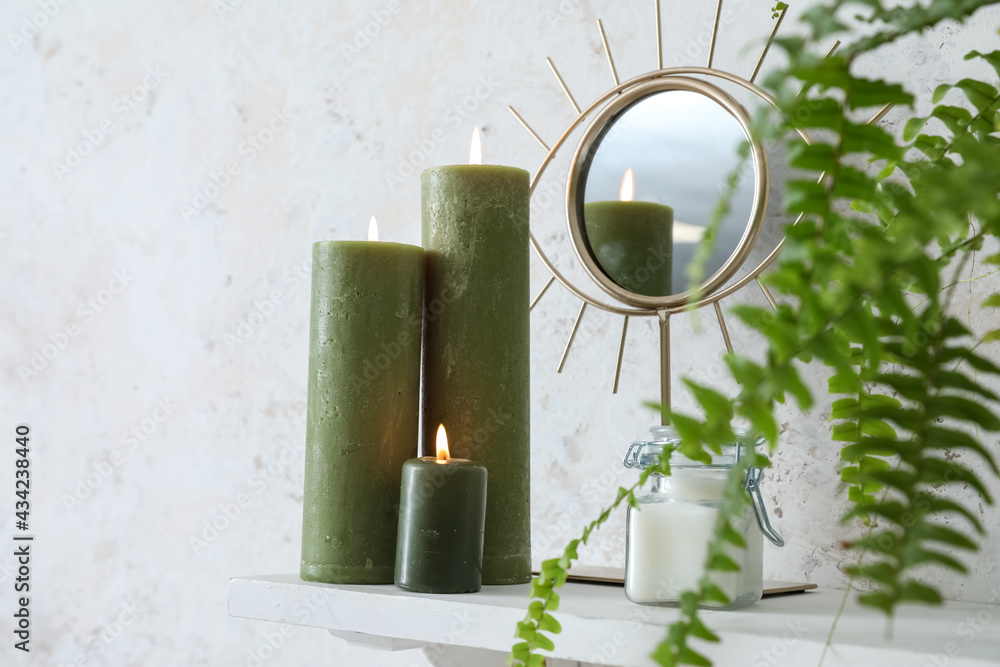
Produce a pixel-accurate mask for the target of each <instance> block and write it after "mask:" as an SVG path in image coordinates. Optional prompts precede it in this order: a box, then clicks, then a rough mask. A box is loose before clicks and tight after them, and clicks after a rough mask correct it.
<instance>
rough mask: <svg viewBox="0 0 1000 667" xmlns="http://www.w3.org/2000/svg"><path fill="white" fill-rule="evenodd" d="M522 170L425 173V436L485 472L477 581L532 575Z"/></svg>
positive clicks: (525, 207)
mask: <svg viewBox="0 0 1000 667" xmlns="http://www.w3.org/2000/svg"><path fill="white" fill-rule="evenodd" d="M528 188H529V184H528V172H526V171H524V170H523V169H516V168H514V167H502V166H495V165H488V166H486V165H477V164H471V165H457V166H449V167H436V168H433V169H428V170H426V171H424V172H423V174H422V177H421V194H422V200H423V216H422V218H423V241H424V249H425V250H426V251H427V258H426V266H427V274H426V281H427V285H426V295H425V311H426V319H427V323H426V326H425V328H424V365H423V377H424V400H423V425H422V432H423V442H424V443H425V444H424V447H425V450H426V448H428V447H430V446H431V444H432V443H433V442H434V436H435V430H436V429H437V427H438V425H439V424H447V426H448V436H449V441H450V442H451V447H452V452H453V455H454V456H455V457H456V458H462V459H471V460H474V461H477V462H479V463H480V464H482V465H483V466H485V467H486V469H487V470H488V471H489V480H488V482H487V487H488V489H487V494H486V495H487V504H486V533H485V538H484V544H483V585H495V584H518V583H524V582H527V581H530V579H531V525H530V516H529V505H530V489H529V477H530V474H531V471H530V464H529V411H528V404H529V382H528V380H529V349H528V338H529V330H528V305H529V298H530V295H529V286H528V199H529V192H528Z"/></svg>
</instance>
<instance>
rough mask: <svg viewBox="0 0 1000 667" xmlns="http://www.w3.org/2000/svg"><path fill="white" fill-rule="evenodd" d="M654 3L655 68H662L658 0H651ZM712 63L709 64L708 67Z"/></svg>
mask: <svg viewBox="0 0 1000 667" xmlns="http://www.w3.org/2000/svg"><path fill="white" fill-rule="evenodd" d="M653 1H654V4H655V5H656V69H663V29H662V27H661V25H660V0H653ZM711 66H712V65H711V64H709V67H711Z"/></svg>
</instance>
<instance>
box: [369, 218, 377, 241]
mask: <svg viewBox="0 0 1000 667" xmlns="http://www.w3.org/2000/svg"><path fill="white" fill-rule="evenodd" d="M368 240H369V241H378V223H377V222H375V216H374V215H373V216H372V219H371V220H369V221H368Z"/></svg>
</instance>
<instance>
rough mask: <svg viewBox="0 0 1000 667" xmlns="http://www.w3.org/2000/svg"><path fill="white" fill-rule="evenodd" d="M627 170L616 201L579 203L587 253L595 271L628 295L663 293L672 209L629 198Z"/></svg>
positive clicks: (631, 178)
mask: <svg viewBox="0 0 1000 667" xmlns="http://www.w3.org/2000/svg"><path fill="white" fill-rule="evenodd" d="M635 192H636V178H635V174H634V173H633V172H632V169H631V168H629V169H626V171H625V174H624V175H623V176H622V185H621V189H620V190H619V195H618V201H599V202H591V203H589V204H585V205H584V207H583V219H584V227H585V228H586V230H587V239H588V242H589V244H590V249H591V252H592V253H593V255H594V258H595V259H596V260H597V263H598V264H599V265H600V266H601V269H602V270H603V271H604V272H605V273H606V274H607V275H608V277H609V278H611V279H612V280H614V281H615V282H616V283H617V284H618V285H620V286H621V287H623V288H625V289H627V290H628V291H630V292H632V293H634V294H641V295H644V296H654V297H655V296H669V295H671V294H672V293H673V290H672V289H671V287H672V285H671V283H672V280H671V274H672V273H673V242H674V238H673V235H674V211H673V209H672V208H670V207H669V206H664V205H663V204H657V203H655V202H645V201H634V199H635Z"/></svg>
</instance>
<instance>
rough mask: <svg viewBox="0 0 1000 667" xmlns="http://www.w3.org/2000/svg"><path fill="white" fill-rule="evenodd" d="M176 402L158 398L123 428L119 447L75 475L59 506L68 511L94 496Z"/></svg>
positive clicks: (164, 420) (172, 410) (163, 418)
mask: <svg viewBox="0 0 1000 667" xmlns="http://www.w3.org/2000/svg"><path fill="white" fill-rule="evenodd" d="M177 407H178V406H177V404H176V403H174V402H173V401H172V400H171V399H170V398H166V399H162V398H161V399H159V400H157V401H156V406H155V407H154V408H153V409H152V411H150V413H149V416H147V417H145V418H143V419H142V420H141V421H140V422H139V423H138V424H135V425H134V426H132V428H130V429H129V430H127V431H124V432H122V434H121V438H120V440H121V443H122V447H123V448H122V449H113V450H111V453H110V454H108V456H107V458H102V459H100V460H99V461H96V462H94V463H93V464H92V465H91V468H93V470H91V471H90V472H88V473H87V474H86V475H84V476H83V477H77V478H76V485H75V486H74V487H73V492H72V493H63V494H62V496H61V497H60V500H61V501H62V504H63V507H65V508H66V511H67V512H69V513H70V514H72V513H73V511H74V510H75V509H76V508H77V507H78V506H79V505H82V504H83V502H84V501H85V500H87V499H88V498H90V497H91V496H92V495H94V492H95V491H97V489H99V488H101V486H102V485H103V484H104V483H105V482H106V481H108V480H109V479H111V476H112V475H113V474H114V473H115V471H116V470H117V469H118V468H120V467H121V466H122V465H124V464H125V461H127V460H128V457H129V456H130V455H131V454H132V453H134V452H135V451H136V450H138V449H139V447H140V446H142V444H143V443H145V442H146V441H147V440H149V438H151V437H152V436H153V435H154V434H155V433H156V432H157V431H158V430H160V426H161V425H162V424H164V423H165V422H166V421H167V420H169V419H170V417H171V416H172V415H173V414H174V412H176V410H177Z"/></svg>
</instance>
